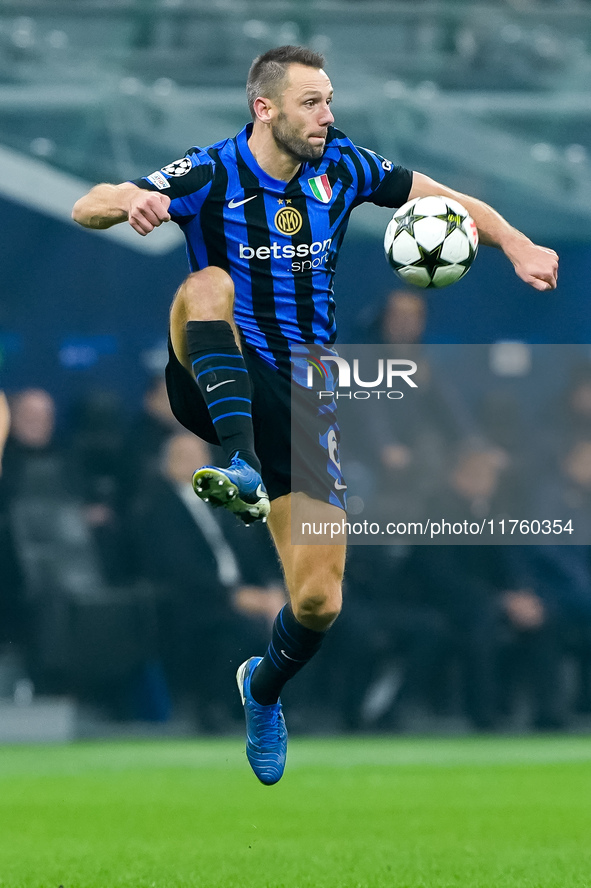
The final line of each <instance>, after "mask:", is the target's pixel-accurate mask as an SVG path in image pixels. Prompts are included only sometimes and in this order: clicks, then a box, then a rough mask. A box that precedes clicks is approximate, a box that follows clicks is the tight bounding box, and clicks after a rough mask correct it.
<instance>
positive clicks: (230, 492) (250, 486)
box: [193, 456, 271, 524]
mask: <svg viewBox="0 0 591 888" xmlns="http://www.w3.org/2000/svg"><path fill="white" fill-rule="evenodd" d="M193 490H194V491H195V493H196V494H197V496H198V497H199V498H200V499H202V500H204V501H205V502H206V503H211V505H212V506H224V507H225V508H226V509H228V511H230V512H234V514H235V515H237V516H238V517H239V518H241V519H242V520H243V521H244V523H245V524H252V523H253V521H263V523H264V522H265V521H266V520H267V515H268V514H269V512H270V510H271V504H270V503H269V494H268V493H267V491H266V490H265V485H264V484H263V481H262V478H261V476H260V475H259V473H258V472H256V471H255V470H254V469H253V468H252V466H249V465H248V463H247V462H245V461H244V460H243V459H240V457H238V456H234V457H232V460H231V462H230V466H229V467H228V468H227V469H220V468H218V467H217V466H202V468H200V469H197V471H196V472H195V473H194V475H193Z"/></svg>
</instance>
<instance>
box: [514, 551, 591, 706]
mask: <svg viewBox="0 0 591 888" xmlns="http://www.w3.org/2000/svg"><path fill="white" fill-rule="evenodd" d="M557 539H560V537H557ZM507 554H508V557H509V558H510V560H511V563H512V571H513V574H514V575H515V576H516V578H518V581H519V583H520V585H521V586H522V587H524V588H528V589H530V590H533V592H534V593H535V595H536V596H537V597H538V599H539V600H540V601H541V602H543V608H544V611H545V612H549V613H551V614H552V616H553V619H554V620H555V621H557V622H558V625H559V628H560V638H559V643H560V648H561V653H562V655H564V654H569V655H570V656H571V657H572V658H573V661H574V665H575V685H574V688H573V690H574V696H573V699H572V700H569V701H566V700H563V701H556V709H557V711H558V712H559V713H562V715H564V713H565V711H567V710H568V709H570V708H572V709H574V711H575V712H582V713H586V714H589V713H590V712H591V549H590V547H589V546H576V545H575V546H572V545H559V544H557V543H553V542H552V541H551V540H550V541H548V542H547V543H546V544H545V545H530V546H512V547H511V549H510V550H508V553H507ZM561 690H562V688H561V687H558V688H557V689H556V692H557V694H559V693H560V691H561Z"/></svg>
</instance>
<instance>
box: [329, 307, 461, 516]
mask: <svg viewBox="0 0 591 888" xmlns="http://www.w3.org/2000/svg"><path fill="white" fill-rule="evenodd" d="M426 317H427V309H426V304H425V301H424V299H423V297H422V296H420V295H418V294H417V293H414V292H412V291H407V290H394V291H392V292H391V293H390V294H389V296H388V298H387V301H386V304H385V306H384V308H383V311H382V313H381V315H380V317H379V319H377V321H374V322H373V324H371V325H370V326H369V327H368V328H367V336H368V337H369V336H371V337H373V341H374V342H375V343H378V344H384V345H388V346H390V348H389V349H388V356H389V357H400V358H404V359H407V360H408V359H410V360H413V361H415V362H416V364H417V372H416V373H415V374H414V376H413V380H414V382H416V384H417V388H413V389H412V390H409V391H405V393H404V397H403V398H401V399H400V400H397V401H391V400H390V401H386V400H384V399H383V398H382V399H379V400H378V399H374V400H370V401H368V402H367V404H364V408H366V417H367V425H365V424H364V425H363V428H362V433H363V438H362V439H361V438H360V437H359V435H360V425H359V423H358V422H357V423H351V426H352V427H351V428H349V427H348V426H347V425H346V421H347V413H348V411H349V410H356V416H357V417H358V413H359V406H358V405H357V404H355V406H354V407H349V405H347V404H346V402H342V404H343V407H342V408H341V402H339V409H340V410H341V415H342V425H343V430H344V434H343V438H344V440H345V441H346V442H347V447H348V448H349V449H350V450H351V451H352V455H354V456H355V457H356V459H357V460H358V461H359V462H361V463H364V462H366V463H368V464H369V466H372V467H373V469H372V470H373V472H374V475H375V478H374V481H375V484H376V488H377V490H378V493H377V495H376V506H377V508H378V510H379V511H380V513H383V514H384V515H386V514H390V515H391V509H392V506H391V504H392V502H393V501H395V502H396V504H397V509H398V510H399V514H400V515H404V519H405V520H413V519H416V518H418V517H420V515H421V513H422V507H423V504H424V501H425V498H427V497H428V496H430V495H432V494H433V492H434V491H435V490H436V489H437V487H438V486H439V485H440V484H441V481H442V478H443V476H444V472H445V467H446V463H447V460H448V457H449V453H450V450H451V449H452V448H453V447H455V446H456V444H457V443H458V441H460V440H463V439H466V438H468V437H471V436H472V437H475V436H476V431H475V427H474V423H473V420H472V418H471V416H470V413H469V411H468V409H467V406H466V404H465V403H464V401H463V399H462V397H461V396H460V395H459V393H458V392H457V391H456V389H455V388H454V386H453V385H452V384H451V383H450V382H449V381H447V380H445V379H444V378H443V375H442V373H441V372H440V370H439V369H438V368H436V367H435V366H433V364H432V362H431V361H430V360H429V358H428V356H427V353H426V351H425V350H424V349H423V348H422V346H421V345H420V343H421V340H422V337H423V334H424V330H425V323H426ZM351 441H353V442H354V443H353V444H352V443H351ZM368 442H370V443H369V449H368ZM345 455H347V454H345ZM376 466H377V467H378V468H376ZM352 477H353V478H354V477H355V467H354V469H353V475H352ZM352 492H354V490H353V491H352Z"/></svg>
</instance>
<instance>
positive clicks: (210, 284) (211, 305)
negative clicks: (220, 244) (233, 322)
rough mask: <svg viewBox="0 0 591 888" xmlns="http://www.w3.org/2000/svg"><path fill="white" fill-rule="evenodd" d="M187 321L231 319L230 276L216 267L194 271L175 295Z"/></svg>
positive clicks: (232, 286) (232, 300) (232, 296)
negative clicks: (182, 306)
mask: <svg viewBox="0 0 591 888" xmlns="http://www.w3.org/2000/svg"><path fill="white" fill-rule="evenodd" d="M177 299H180V300H181V301H182V302H183V304H184V309H185V314H186V317H187V318H188V319H189V320H199V321H215V320H225V319H228V318H231V317H232V312H233V303H234V283H233V281H232V278H231V277H230V275H229V274H228V273H227V272H225V271H224V270H223V268H217V267H216V266H213V265H211V266H208V267H207V268H202V269H201V271H194V272H193V273H192V274H190V275H189V277H188V278H186V280H185V281H184V282H183V284H182V285H181V287H180V289H179V292H178V294H177Z"/></svg>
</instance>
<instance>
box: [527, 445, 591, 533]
mask: <svg viewBox="0 0 591 888" xmlns="http://www.w3.org/2000/svg"><path fill="white" fill-rule="evenodd" d="M557 464H558V470H557V471H555V472H554V473H551V474H550V476H549V477H546V476H542V478H541V479H539V481H538V484H537V487H536V494H535V496H534V503H533V507H532V518H535V519H538V520H544V519H546V520H549V521H551V522H552V523H553V522H554V521H559V522H561V525H562V526H563V527H565V528H567V530H565V532H564V541H565V542H568V543H570V544H571V545H572V544H577V543H578V544H581V545H585V546H589V545H591V437H589V438H582V439H580V440H575V441H573V442H572V443H570V444H569V445H568V447H567V449H565V450H564V451H563V452H562V453H559V455H558V458H557ZM568 528H570V530H569V529H568Z"/></svg>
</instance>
